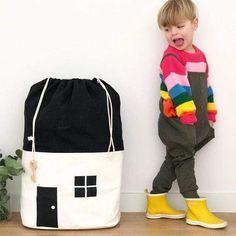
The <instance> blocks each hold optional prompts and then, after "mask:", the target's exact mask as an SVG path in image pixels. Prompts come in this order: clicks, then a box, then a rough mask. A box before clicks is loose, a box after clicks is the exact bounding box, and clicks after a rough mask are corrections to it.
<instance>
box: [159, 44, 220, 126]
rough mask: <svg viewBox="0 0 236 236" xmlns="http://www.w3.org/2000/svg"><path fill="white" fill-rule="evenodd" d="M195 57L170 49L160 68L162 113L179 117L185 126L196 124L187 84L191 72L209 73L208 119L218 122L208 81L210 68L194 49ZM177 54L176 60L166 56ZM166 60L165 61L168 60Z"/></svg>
mask: <svg viewBox="0 0 236 236" xmlns="http://www.w3.org/2000/svg"><path fill="white" fill-rule="evenodd" d="M194 49H195V53H188V52H185V51H180V50H177V49H175V48H173V47H171V46H169V47H168V48H167V49H166V50H165V52H164V56H163V60H162V61H161V64H160V78H161V86H160V92H161V97H162V98H163V113H164V114H165V116H167V117H174V116H178V117H179V119H180V121H181V122H182V123H183V124H191V123H196V122H197V117H196V106H195V104H194V101H193V99H192V90H191V87H190V84H189V81H188V77H187V76H188V72H203V73H206V79H207V92H208V95H207V97H208V101H207V110H208V119H209V120H211V121H213V122H215V120H216V119H215V117H216V113H217V110H216V106H215V103H214V94H213V90H212V87H211V85H210V83H209V78H208V64H207V61H206V57H205V55H204V53H203V52H202V51H201V50H199V49H198V48H197V47H196V46H194ZM167 54H174V55H173V56H166V55H167ZM165 56H166V57H165Z"/></svg>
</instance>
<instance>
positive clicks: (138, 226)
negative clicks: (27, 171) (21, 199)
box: [0, 213, 236, 236]
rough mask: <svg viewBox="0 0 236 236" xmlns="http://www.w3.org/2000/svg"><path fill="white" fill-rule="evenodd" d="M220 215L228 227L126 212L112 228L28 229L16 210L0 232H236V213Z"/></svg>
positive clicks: (114, 235) (211, 235) (216, 235)
mask: <svg viewBox="0 0 236 236" xmlns="http://www.w3.org/2000/svg"><path fill="white" fill-rule="evenodd" d="M216 215H217V216H220V217H222V218H223V219H225V220H226V221H228V227H227V228H225V229H218V230H212V229H205V228H202V227H199V226H190V225H187V224H186V223H185V220H184V219H182V220H166V219H159V220H148V219H146V218H145V216H144V213H122V215H121V221H120V224H119V225H117V226H116V227H114V228H111V229H99V230H77V231H72V230H71V231H64V230H63V231H61V230H56V231H54V230H53V231H48V230H34V229H28V228H25V227H24V226H22V225H21V219H20V215H19V213H13V214H12V217H11V219H10V220H9V221H2V222H0V236H13V235H14V236H26V235H27V236H46V235H50V236H57V235H60V236H67V235H71V236H72V235H79V236H97V235H103V236H106V235H107V236H120V235H122V236H220V235H229V236H236V213H219V214H216Z"/></svg>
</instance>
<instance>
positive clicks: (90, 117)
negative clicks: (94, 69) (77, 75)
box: [21, 78, 124, 229]
mask: <svg viewBox="0 0 236 236" xmlns="http://www.w3.org/2000/svg"><path fill="white" fill-rule="evenodd" d="M123 150H124V147H123V140H122V127H121V118H120V98H119V95H118V93H117V92H116V91H115V90H114V89H113V88H112V87H111V86H110V85H108V84H107V83H105V82H104V81H102V80H99V79H93V80H86V79H72V80H60V79H52V78H50V79H46V80H43V81H41V82H39V83H37V84H35V85H33V86H32V87H31V89H30V92H29V94H28V97H27V99H26V101H25V132H24V147H23V157H22V164H23V166H24V169H25V173H24V174H23V175H22V192H21V218H22V223H23V225H25V226H27V227H30V228H40V229H92V228H106V227H112V226H115V225H116V224H118V222H119V220H120V209H119V202H120V188H121V173H122V160H123Z"/></svg>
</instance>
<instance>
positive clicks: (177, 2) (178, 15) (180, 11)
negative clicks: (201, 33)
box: [157, 0, 197, 28]
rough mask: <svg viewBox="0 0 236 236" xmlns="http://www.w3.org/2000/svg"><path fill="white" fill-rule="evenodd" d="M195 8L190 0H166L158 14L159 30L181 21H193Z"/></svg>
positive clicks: (195, 13)
mask: <svg viewBox="0 0 236 236" xmlns="http://www.w3.org/2000/svg"><path fill="white" fill-rule="evenodd" d="M196 16H197V7H196V5H195V4H194V3H193V2H192V1H191V0H168V1H167V2H166V3H165V4H164V5H163V6H162V8H161V9H160V11H159V13H158V19H157V21H158V26H159V28H162V27H166V26H170V25H176V24H178V23H179V21H181V20H190V21H193V20H194V19H195V18H196Z"/></svg>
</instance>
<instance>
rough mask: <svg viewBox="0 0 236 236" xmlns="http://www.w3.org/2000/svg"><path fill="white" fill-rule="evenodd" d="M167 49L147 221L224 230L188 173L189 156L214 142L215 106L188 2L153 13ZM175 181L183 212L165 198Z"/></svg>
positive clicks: (176, 1)
mask: <svg viewBox="0 0 236 236" xmlns="http://www.w3.org/2000/svg"><path fill="white" fill-rule="evenodd" d="M158 25H159V28H160V29H161V30H163V32H164V35H165V38H166V40H167V43H168V47H167V49H166V50H165V52H164V55H163V58H162V60H161V63H160V71H161V73H160V77H161V86H160V92H161V99H160V116H159V121H158V130H159V136H160V139H161V141H162V142H163V143H164V144H165V146H166V157H165V161H164V162H163V164H162V166H161V168H160V171H159V173H158V174H157V176H156V177H155V178H154V180H153V189H152V191H151V192H150V193H148V192H147V212H146V216H147V218H151V219H156V218H172V219H180V218H184V217H185V215H186V223H188V224H191V225H200V226H203V227H206V228H223V227H225V226H226V225H227V222H225V221H224V220H222V219H219V218H218V217H216V216H215V215H213V214H212V213H211V212H209V210H208V208H207V204H206V199H205V198H201V197H199V195H198V193H197V189H198V186H197V184H196V178H195V174H194V155H195V153H196V151H198V150H199V149H201V148H202V147H203V146H204V145H205V144H206V143H207V142H209V141H210V140H211V139H213V138H214V129H213V124H214V122H215V116H216V113H217V111H216V107H215V104H214V96H213V91H212V88H211V86H210V83H209V78H208V64H207V61H206V57H205V55H204V53H203V52H202V51H201V50H200V49H198V48H197V47H196V46H195V45H193V36H194V32H195V31H196V29H197V27H198V18H197V15H196V6H195V4H194V3H193V2H192V1H191V0H168V1H167V2H166V3H165V4H164V5H163V7H162V8H161V9H160V11H159V14H158ZM175 179H177V182H178V186H179V189H180V192H181V194H182V195H183V197H184V198H185V200H186V204H187V213H186V214H185V212H183V211H179V210H176V209H173V208H171V206H170V205H169V204H168V202H167V198H166V194H167V192H168V191H169V190H170V189H171V186H172V182H173V181H174V180H175Z"/></svg>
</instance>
